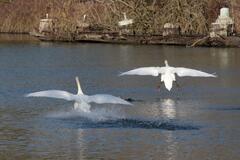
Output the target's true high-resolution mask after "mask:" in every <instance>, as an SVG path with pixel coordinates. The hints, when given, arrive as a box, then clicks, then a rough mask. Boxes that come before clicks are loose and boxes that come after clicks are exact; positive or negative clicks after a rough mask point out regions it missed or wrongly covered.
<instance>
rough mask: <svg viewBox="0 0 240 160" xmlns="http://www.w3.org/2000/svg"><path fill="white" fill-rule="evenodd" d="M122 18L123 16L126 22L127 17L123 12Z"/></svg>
mask: <svg viewBox="0 0 240 160" xmlns="http://www.w3.org/2000/svg"><path fill="white" fill-rule="evenodd" d="M123 16H124V20H126V19H127V15H126V13H125V12H124V13H123Z"/></svg>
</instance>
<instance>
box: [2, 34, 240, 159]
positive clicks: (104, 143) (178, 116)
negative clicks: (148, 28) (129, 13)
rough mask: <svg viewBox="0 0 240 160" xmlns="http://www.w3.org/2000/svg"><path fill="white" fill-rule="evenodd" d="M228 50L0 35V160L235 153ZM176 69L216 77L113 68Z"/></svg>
mask: <svg viewBox="0 0 240 160" xmlns="http://www.w3.org/2000/svg"><path fill="white" fill-rule="evenodd" d="M239 51H240V50H239V49H234V48H185V47H179V46H158V45H155V46H154V45H153V46H143V45H112V44H97V43H47V42H39V41H36V40H33V39H32V38H30V37H28V36H22V35H18V36H15V35H14V36H13V35H12V36H9V35H1V36H0V157H1V158H0V159H18V160H25V159H58V160H65V159H70V160H71V159H72V160H76V159H81V160H84V159H119V160H120V159H138V160H145V159H161V160H192V159H194V160H203V159H204V160H205V159H211V160H215V159H216V160H238V159H240V154H239V153H240V149H239V148H240V138H239V136H240V128H239V127H240V125H239V124H240V69H239V68H240V54H239ZM165 59H167V60H168V62H169V64H170V65H172V66H182V67H189V68H194V69H200V70H202V71H206V72H209V73H216V74H217V75H218V77H217V78H189V77H184V78H179V77H177V81H178V83H179V85H180V87H176V86H174V87H173V89H172V90H171V92H169V91H167V90H166V89H165V88H164V86H161V87H160V89H159V90H158V89H157V88H156V86H157V85H158V84H159V82H160V78H159V77H150V76H124V77H118V74H119V73H121V72H123V71H127V70H130V69H133V68H136V67H143V66H162V65H163V64H164V60H165ZM75 76H79V78H80V81H81V85H82V88H83V92H85V93H86V94H96V93H108V94H112V95H115V96H120V97H122V98H131V99H134V100H135V101H134V102H133V104H134V105H133V106H130V107H128V106H121V105H109V104H107V105H96V104H93V105H92V108H91V113H81V112H76V111H74V110H73V102H68V101H64V100H59V99H50V98H25V97H24V94H27V93H30V92H35V91H40V90H48V89H59V90H66V91H69V92H72V93H76V92H77V87H76V84H75V80H74V78H75Z"/></svg>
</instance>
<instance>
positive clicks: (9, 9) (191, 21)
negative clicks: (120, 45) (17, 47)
mask: <svg viewBox="0 0 240 160" xmlns="http://www.w3.org/2000/svg"><path fill="white" fill-rule="evenodd" d="M237 1H238V0H210V1H208V0H202V1H199V0H161V1H160V0H159V1H158V0H95V1H86V2H82V1H80V0H65V1H62V0H51V1H49V0H14V1H13V2H11V3H1V2H0V15H1V16H0V22H1V23H0V32H11V33H13V32H15V33H23V32H30V31H32V30H33V29H34V28H37V27H38V24H39V19H41V18H43V17H44V16H45V14H46V13H49V17H51V18H54V19H57V23H56V25H55V31H56V34H57V35H59V37H60V36H63V37H68V38H69V39H71V38H74V34H75V32H76V26H77V22H78V21H82V19H83V15H84V14H86V15H87V19H86V21H87V22H88V23H89V24H91V26H93V27H95V26H101V27H103V28H105V29H107V30H111V31H118V30H119V27H118V25H117V22H118V21H120V20H122V19H123V12H126V13H127V16H128V17H129V18H132V19H134V22H135V23H134V25H132V27H131V29H132V30H133V31H134V32H135V33H136V34H159V33H161V32H162V27H163V25H164V24H165V23H167V22H172V23H176V24H179V25H180V26H181V28H182V32H183V33H185V34H206V33H207V31H208V25H209V24H210V23H211V22H212V21H213V20H215V18H216V16H217V14H218V10H219V8H220V7H222V6H226V5H229V4H233V3H234V4H237ZM216 11H217V12H216ZM239 23H240V22H239ZM239 29H240V28H239Z"/></svg>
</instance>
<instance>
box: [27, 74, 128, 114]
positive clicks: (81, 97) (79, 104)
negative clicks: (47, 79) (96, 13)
mask: <svg viewBox="0 0 240 160" xmlns="http://www.w3.org/2000/svg"><path fill="white" fill-rule="evenodd" d="M75 80H76V83H77V88H78V92H77V94H72V93H69V92H67V91H62V90H46V91H39V92H33V93H29V94H26V95H25V97H48V98H58V99H64V100H67V101H74V102H75V103H74V109H76V110H77V109H80V110H82V111H84V112H90V108H91V105H90V104H89V103H97V104H104V103H112V104H123V105H132V104H131V103H129V102H127V101H125V100H123V99H121V98H119V97H115V96H112V95H109V94H95V95H86V94H84V93H83V91H82V89H81V85H80V82H79V78H78V77H76V78H75Z"/></svg>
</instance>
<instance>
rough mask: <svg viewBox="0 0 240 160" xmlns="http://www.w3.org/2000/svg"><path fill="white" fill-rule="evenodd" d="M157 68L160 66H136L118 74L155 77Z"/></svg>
mask: <svg viewBox="0 0 240 160" xmlns="http://www.w3.org/2000/svg"><path fill="white" fill-rule="evenodd" d="M159 68H161V67H141V68H136V69H133V70H130V71H127V72H123V73H121V74H120V75H119V76H124V75H141V76H147V75H149V76H155V77H157V76H158V75H159Z"/></svg>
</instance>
